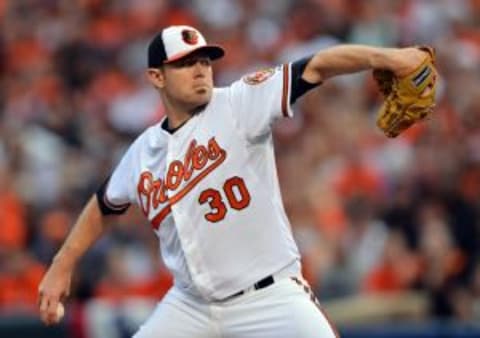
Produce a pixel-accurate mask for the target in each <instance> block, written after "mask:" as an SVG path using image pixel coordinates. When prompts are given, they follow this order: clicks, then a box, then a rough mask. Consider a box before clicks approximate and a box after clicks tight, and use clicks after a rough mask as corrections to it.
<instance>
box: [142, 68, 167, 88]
mask: <svg viewBox="0 0 480 338" xmlns="http://www.w3.org/2000/svg"><path fill="white" fill-rule="evenodd" d="M145 75H146V76H147V79H148V81H150V83H151V84H152V85H153V86H154V87H155V88H158V89H161V88H163V87H165V73H164V72H163V69H161V68H148V69H147V70H146V72H145Z"/></svg>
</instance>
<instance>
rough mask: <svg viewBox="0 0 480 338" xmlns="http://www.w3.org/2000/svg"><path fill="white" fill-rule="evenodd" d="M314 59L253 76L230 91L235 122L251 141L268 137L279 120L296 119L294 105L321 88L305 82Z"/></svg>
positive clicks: (238, 82)
mask: <svg viewBox="0 0 480 338" xmlns="http://www.w3.org/2000/svg"><path fill="white" fill-rule="evenodd" d="M310 59H311V57H308V58H304V59H301V60H298V61H296V62H293V63H288V64H284V65H281V66H278V67H276V68H268V69H263V70H260V71H257V72H255V73H251V74H249V75H246V76H244V77H242V78H241V79H240V80H238V81H236V82H234V83H233V84H232V85H231V86H230V87H229V97H230V103H231V105H232V111H233V114H234V119H235V120H236V122H237V125H238V126H239V128H240V129H241V130H242V131H243V132H244V133H245V134H246V135H247V138H249V139H254V138H256V137H259V136H262V135H265V134H266V133H268V132H270V131H271V127H272V124H273V122H274V121H275V120H277V119H280V118H282V117H292V116H293V111H292V108H291V105H292V104H293V103H295V101H296V99H297V98H298V97H300V96H302V95H303V94H304V93H306V92H307V91H308V90H310V89H312V88H314V87H315V86H317V85H318V84H310V83H307V82H306V81H304V80H303V79H302V74H303V71H304V70H305V67H306V65H307V63H308V61H309V60H310Z"/></svg>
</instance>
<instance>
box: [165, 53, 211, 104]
mask: <svg viewBox="0 0 480 338" xmlns="http://www.w3.org/2000/svg"><path fill="white" fill-rule="evenodd" d="M159 80H160V81H159V83H158V85H157V87H159V88H161V89H163V90H164V92H165V94H166V96H167V97H168V98H169V99H171V100H174V101H176V102H178V103H181V104H182V105H185V106H186V107H188V108H191V109H194V108H197V107H199V106H202V105H205V104H207V103H208V102H209V101H210V98H211V96H212V89H213V76H212V65H211V60H210V58H209V57H208V56H207V55H205V54H201V53H199V54H192V55H189V56H187V57H185V58H182V59H180V60H178V61H175V62H172V63H168V64H165V65H164V66H163V67H162V69H161V70H160V78H159Z"/></svg>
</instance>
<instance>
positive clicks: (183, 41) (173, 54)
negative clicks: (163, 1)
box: [148, 26, 225, 68]
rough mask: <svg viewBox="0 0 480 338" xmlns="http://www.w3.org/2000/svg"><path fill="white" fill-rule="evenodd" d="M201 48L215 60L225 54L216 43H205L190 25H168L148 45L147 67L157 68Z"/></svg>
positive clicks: (201, 36)
mask: <svg viewBox="0 0 480 338" xmlns="http://www.w3.org/2000/svg"><path fill="white" fill-rule="evenodd" d="M199 50H203V51H205V52H206V54H207V55H208V56H209V57H210V59H212V60H215V59H219V58H221V57H222V56H223V55H225V51H224V50H223V48H222V47H220V46H218V45H210V44H207V42H206V41H205V38H204V37H203V35H202V34H201V33H200V32H199V31H198V30H197V29H195V28H193V27H190V26H169V27H167V28H165V29H163V30H162V31H161V32H159V33H158V34H157V35H156V36H155V37H154V38H153V40H152V41H151V42H150V44H149V45H148V67H149V68H158V67H160V66H161V65H163V64H165V63H170V62H173V61H176V60H179V59H181V58H183V57H185V56H187V55H189V54H191V53H193V52H196V51H199Z"/></svg>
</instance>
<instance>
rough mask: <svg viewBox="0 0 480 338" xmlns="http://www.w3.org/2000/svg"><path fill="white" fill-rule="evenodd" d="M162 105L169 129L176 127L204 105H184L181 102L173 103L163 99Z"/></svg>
mask: <svg viewBox="0 0 480 338" xmlns="http://www.w3.org/2000/svg"><path fill="white" fill-rule="evenodd" d="M164 105H165V112H166V115H167V118H168V121H167V122H168V128H169V129H176V128H177V127H179V126H181V125H182V124H184V123H185V122H186V121H187V120H188V119H190V118H191V117H192V116H193V115H195V114H196V113H198V112H199V111H201V110H203V109H204V108H205V105H202V106H200V107H185V105H182V104H173V103H172V102H171V101H169V100H164Z"/></svg>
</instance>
